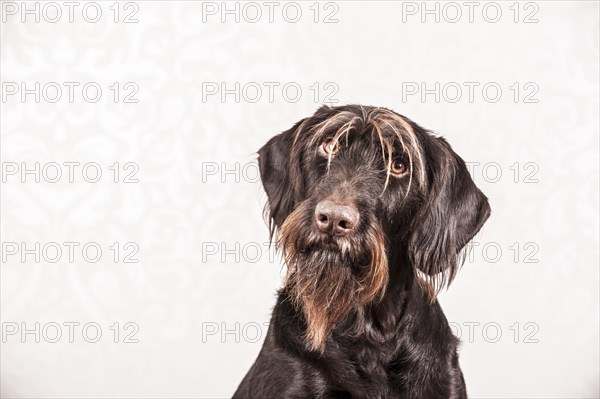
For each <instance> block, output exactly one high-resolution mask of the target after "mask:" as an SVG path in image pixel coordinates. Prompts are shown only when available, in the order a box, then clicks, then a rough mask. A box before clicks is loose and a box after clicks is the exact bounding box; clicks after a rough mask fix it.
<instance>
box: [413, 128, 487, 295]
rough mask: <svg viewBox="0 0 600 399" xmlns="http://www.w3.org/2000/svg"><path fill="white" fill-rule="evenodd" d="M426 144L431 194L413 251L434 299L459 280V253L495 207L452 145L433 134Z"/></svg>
mask: <svg viewBox="0 0 600 399" xmlns="http://www.w3.org/2000/svg"><path fill="white" fill-rule="evenodd" d="M426 141H427V142H426V143H424V144H425V145H423V146H422V147H423V151H424V153H425V154H424V155H425V167H426V169H427V177H428V181H429V185H428V193H427V194H426V198H425V201H426V202H425V205H424V206H423V208H422V209H421V211H420V214H419V216H418V217H417V218H416V219H415V225H414V226H413V229H412V231H413V235H412V237H411V238H410V241H409V247H408V250H409V257H410V260H411V261H412V264H413V266H414V267H415V268H417V269H418V270H420V271H421V272H422V273H423V274H424V275H425V280H426V281H427V282H428V283H430V287H431V288H433V291H434V292H433V293H432V294H433V295H435V293H437V292H439V290H440V289H441V288H443V287H444V286H445V285H448V284H450V282H452V280H453V279H454V276H455V275H456V272H457V270H458V266H459V263H460V262H459V253H460V251H461V250H462V249H463V247H464V246H465V245H466V244H467V243H468V242H469V241H470V240H471V239H472V238H473V237H474V236H475V234H477V232H478V231H479V229H481V226H483V224H484V222H485V221H486V220H487V218H488V217H489V216H490V205H489V203H488V200H487V197H486V196H485V195H483V193H482V192H481V191H480V190H479V189H478V188H477V187H476V186H475V183H474V182H473V180H472V179H471V176H470V175H469V171H468V170H467V167H466V165H465V162H464V161H463V160H462V158H460V157H459V156H458V155H457V154H456V153H455V152H454V151H453V150H452V148H451V147H450V145H449V144H448V143H447V142H446V141H445V140H444V139H442V138H440V137H433V136H428V138H427V140H426Z"/></svg>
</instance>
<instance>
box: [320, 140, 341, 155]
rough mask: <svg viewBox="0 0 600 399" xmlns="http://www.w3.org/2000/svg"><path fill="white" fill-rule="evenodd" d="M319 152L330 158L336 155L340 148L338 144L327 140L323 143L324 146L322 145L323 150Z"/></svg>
mask: <svg viewBox="0 0 600 399" xmlns="http://www.w3.org/2000/svg"><path fill="white" fill-rule="evenodd" d="M319 150H320V152H321V154H322V155H324V156H326V157H329V156H332V155H335V153H336V152H337V151H338V146H337V143H336V142H334V141H333V140H332V139H327V140H325V141H324V142H323V144H321V148H320V149H319Z"/></svg>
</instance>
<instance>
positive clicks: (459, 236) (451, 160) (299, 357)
mask: <svg viewBox="0 0 600 399" xmlns="http://www.w3.org/2000/svg"><path fill="white" fill-rule="evenodd" d="M258 154H259V158H258V160H259V167H260V174H261V179H262V183H263V185H264V188H265V190H266V192H267V196H268V205H267V207H266V211H267V212H268V215H269V217H270V230H271V236H272V237H274V238H275V241H276V243H277V246H278V248H279V249H280V250H281V251H282V254H283V256H284V258H285V262H286V266H287V276H286V280H285V284H284V287H283V288H282V289H281V290H280V291H279V294H278V298H277V303H276V305H275V308H274V309H273V315H272V317H271V324H270V327H269V331H268V333H267V337H266V340H265V342H264V345H263V347H262V350H261V352H260V354H259V355H258V358H257V359H256V361H255V363H254V365H253V366H252V368H251V369H250V371H249V372H248V374H247V375H246V377H245V378H244V380H243V381H242V382H241V384H240V386H239V387H238V389H237V392H236V393H235V394H234V398H251V399H257V398H265V399H274V398H297V399H307V398H356V399H368V398H377V399H387V398H408V399H419V398H423V399H434V398H465V397H466V389H465V384H464V380H463V376H462V372H461V370H460V367H459V364H458V356H457V346H458V339H457V338H456V337H455V336H454V335H453V334H452V332H451V330H450V327H449V325H448V322H447V320H446V318H445V316H444V314H443V312H442V310H441V308H440V306H439V304H438V302H437V300H436V295H437V293H438V292H439V291H440V289H442V288H443V287H444V286H447V285H448V284H449V283H450V282H451V281H452V279H453V278H454V276H455V275H456V272H457V270H458V268H459V267H460V264H461V254H462V253H463V251H461V250H462V249H463V248H464V247H465V245H466V244H467V243H468V242H469V241H470V240H471V239H472V238H473V236H474V235H475V234H476V233H477V232H478V231H479V229H480V228H481V226H482V225H483V223H484V222H485V221H486V219H487V218H488V216H489V215H490V206H489V204H488V201H487V198H486V197H485V195H483V194H482V193H481V191H479V189H478V188H477V187H476V186H475V184H474V183H473V180H472V179H471V177H470V176H469V173H468V171H467V168H466V166H465V163H464V161H463V160H462V159H461V158H460V157H459V156H458V155H457V154H456V153H455V152H454V151H453V150H452V148H451V147H450V145H449V144H448V143H447V142H446V141H445V140H444V139H443V138H441V137H438V136H435V135H433V134H432V133H430V132H429V131H427V130H425V129H423V128H422V127H420V126H418V125H417V124H416V123H414V122H413V121H411V120H410V119H408V118H406V117H404V116H401V115H398V114H397V113H395V112H393V111H390V110H388V109H386V108H377V107H366V106H359V105H349V106H341V107H333V108H331V107H326V106H324V107H321V108H320V109H319V110H317V112H316V113H315V114H314V115H313V116H311V117H309V118H306V119H303V120H301V121H300V122H298V123H297V124H296V125H295V126H294V127H292V128H291V129H290V130H288V131H286V132H283V133H281V134H279V135H277V136H275V137H273V138H272V139H271V140H269V142H268V143H267V144H266V145H265V146H263V147H262V148H261V149H260V150H259V152H258Z"/></svg>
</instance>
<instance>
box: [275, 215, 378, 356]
mask: <svg viewBox="0 0 600 399" xmlns="http://www.w3.org/2000/svg"><path fill="white" fill-rule="evenodd" d="M306 213H307V211H306V209H304V206H302V205H301V206H300V207H298V208H297V209H296V210H295V211H294V212H292V213H291V214H290V215H289V216H288V218H287V219H286V220H285V222H284V223H283V225H282V226H281V228H280V229H279V233H278V240H277V243H278V246H279V248H280V249H281V250H282V252H283V256H284V258H285V261H286V265H287V275H286V280H285V288H286V290H287V292H288V295H289V297H290V299H291V300H292V302H293V304H294V306H296V307H297V308H299V309H301V310H302V312H303V313H304V317H305V319H306V323H307V331H306V335H305V339H306V343H307V344H308V346H309V348H310V349H311V350H319V351H321V352H323V351H324V349H325V342H326V339H327V336H328V335H329V333H330V332H331V330H332V329H333V328H334V327H335V326H336V324H337V323H339V322H341V321H343V320H344V319H345V318H346V317H347V316H348V315H349V314H350V313H351V312H353V311H357V310H359V309H361V308H363V307H364V306H366V305H367V304H369V303H371V302H372V301H374V300H377V299H380V298H381V297H382V296H383V294H384V291H385V288H386V285H387V281H388V264H387V256H386V253H385V239H384V234H383V231H382V230H381V228H380V227H378V226H369V227H368V228H367V229H366V233H363V234H361V237H360V238H357V237H355V238H354V239H349V240H348V239H346V238H344V239H343V240H340V241H338V242H339V246H338V245H337V244H334V242H333V241H332V242H330V243H327V242H323V241H322V240H319V239H318V238H317V237H314V235H313V234H311V233H310V232H311V231H312V229H311V223H312V222H307V220H310V218H308V219H307V218H304V215H305V214H306Z"/></svg>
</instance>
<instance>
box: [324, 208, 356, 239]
mask: <svg viewBox="0 0 600 399" xmlns="http://www.w3.org/2000/svg"><path fill="white" fill-rule="evenodd" d="M359 216H360V215H359V213H358V210H357V209H356V208H355V207H353V206H350V205H342V204H338V203H337V202H334V201H331V200H324V201H321V202H319V203H318V204H317V207H316V208H315V221H316V223H317V227H318V228H319V230H321V231H322V232H324V233H331V234H333V235H336V236H344V235H346V234H348V233H350V232H351V231H352V230H354V228H355V227H356V225H357V224H358V219H359Z"/></svg>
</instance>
